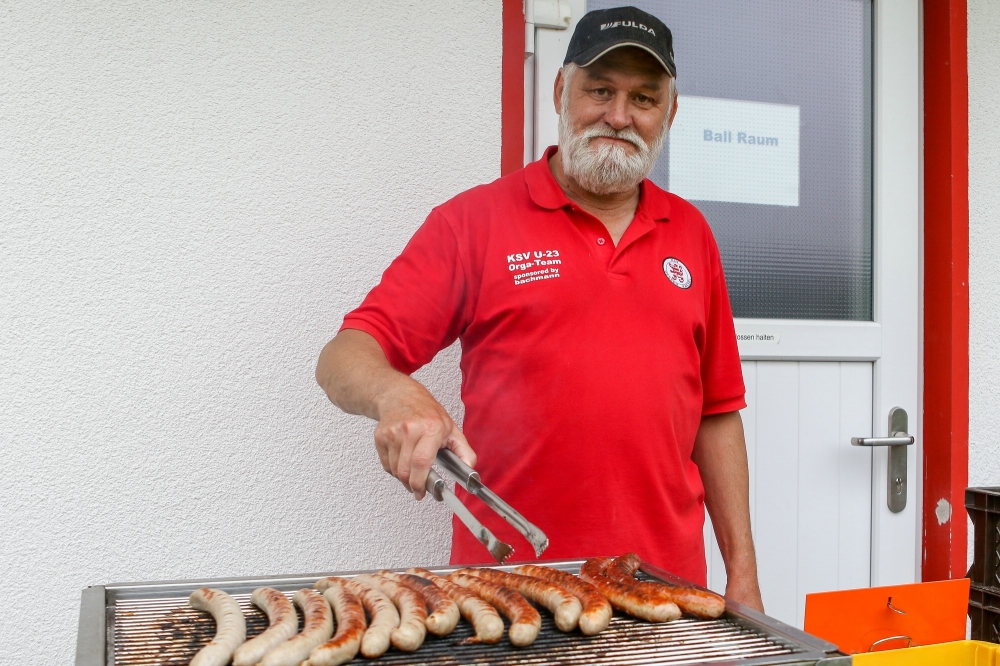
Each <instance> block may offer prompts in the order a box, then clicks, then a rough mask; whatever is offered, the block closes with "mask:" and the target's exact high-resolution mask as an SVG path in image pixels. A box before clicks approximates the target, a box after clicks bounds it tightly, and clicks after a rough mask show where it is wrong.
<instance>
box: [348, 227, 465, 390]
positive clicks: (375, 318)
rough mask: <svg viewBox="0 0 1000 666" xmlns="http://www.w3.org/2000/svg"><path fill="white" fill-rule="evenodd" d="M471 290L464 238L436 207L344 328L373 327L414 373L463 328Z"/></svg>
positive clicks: (396, 361)
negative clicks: (463, 252) (461, 241)
mask: <svg viewBox="0 0 1000 666" xmlns="http://www.w3.org/2000/svg"><path fill="white" fill-rule="evenodd" d="M466 293H467V281H466V272H465V270H464V268H463V257H462V256H461V251H460V248H459V243H458V240H457V238H456V236H455V233H454V230H453V229H452V227H451V225H450V224H449V222H448V220H447V218H446V217H445V216H444V215H443V214H442V213H441V212H440V211H439V210H437V209H435V210H434V211H433V212H432V213H431V214H430V216H429V217H428V218H427V221H426V222H424V224H423V225H422V226H421V227H420V228H419V229H418V230H417V232H416V233H415V234H414V235H413V238H411V239H410V242H409V243H407V245H406V247H405V248H404V249H403V252H402V254H400V255H399V256H398V257H396V259H395V260H394V261H393V262H392V263H391V264H390V265H389V267H388V268H387V269H386V270H385V272H384V273H383V274H382V280H381V282H379V284H378V285H376V286H375V288H374V289H372V290H371V291H370V292H369V293H368V296H366V297H365V300H364V301H363V302H362V303H361V305H360V306H359V307H358V308H357V309H356V310H354V311H352V312H350V313H348V314H347V316H345V317H344V324H343V326H341V328H340V330H344V329H356V330H359V331H364V332H365V333H368V334H369V335H371V336H372V337H374V338H375V339H376V340H377V341H378V343H379V345H380V346H381V347H382V351H383V352H385V355H386V358H387V359H388V360H389V363H390V364H392V366H393V367H394V368H396V369H397V370H399V371H400V372H403V373H406V374H411V373H413V372H414V371H416V370H417V369H418V368H420V367H421V366H423V365H425V364H426V363H428V362H430V360H431V359H433V358H434V355H435V354H437V353H438V352H439V351H441V350H442V349H444V348H445V347H447V346H448V345H450V344H451V343H452V342H454V341H455V340H456V339H457V338H458V336H459V335H460V334H461V332H462V330H463V328H464V326H465V321H466V309H467V303H466Z"/></svg>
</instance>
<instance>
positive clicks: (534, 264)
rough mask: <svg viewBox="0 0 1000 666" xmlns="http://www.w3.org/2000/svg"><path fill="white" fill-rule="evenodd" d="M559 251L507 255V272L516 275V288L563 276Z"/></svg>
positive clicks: (536, 251)
mask: <svg viewBox="0 0 1000 666" xmlns="http://www.w3.org/2000/svg"><path fill="white" fill-rule="evenodd" d="M561 265H562V259H560V258H559V250H526V251H524V252H514V253H512V254H508V255H507V270H508V271H510V272H511V273H513V274H514V286H517V285H520V284H527V283H529V282H537V281H539V280H551V279H552V278H557V277H559V276H561V275H562V273H560V272H559V267H560V266H561Z"/></svg>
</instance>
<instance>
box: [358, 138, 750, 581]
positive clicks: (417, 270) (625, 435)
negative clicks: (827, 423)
mask: <svg viewBox="0 0 1000 666" xmlns="http://www.w3.org/2000/svg"><path fill="white" fill-rule="evenodd" d="M554 153H555V148H550V149H549V150H548V151H547V152H546V154H545V157H544V158H542V159H541V160H539V161H537V162H534V163H533V164H530V165H529V166H527V167H526V168H524V169H522V170H521V171H518V172H516V173H513V174H510V175H508V176H506V177H504V178H501V179H500V180H497V181H495V182H493V183H490V184H489V185H482V186H480V187H476V188H473V189H471V190H469V191H467V192H463V193H462V194H460V195H458V196H456V197H455V198H454V199H452V200H450V201H448V202H447V203H445V204H443V205H441V206H439V207H437V208H435V209H434V210H433V211H432V212H431V214H430V216H429V217H428V218H427V221H426V222H425V223H424V224H423V226H421V227H420V229H419V230H417V232H416V234H414V236H413V238H412V239H411V240H410V242H409V244H408V245H407V246H406V248H405V249H404V250H403V253H402V254H401V255H400V256H399V257H398V258H397V259H396V260H395V261H393V262H392V264H391V265H390V266H389V268H388V269H387V270H386V271H385V273H384V274H383V276H382V281H381V283H380V284H379V285H378V286H376V287H375V288H374V289H373V290H372V291H371V293H369V294H368V297H367V298H366V299H365V301H364V302H363V303H362V304H361V306H360V307H359V308H358V309H357V310H354V311H353V312H351V313H350V314H348V315H347V316H346V317H345V318H344V325H343V328H352V329H358V330H361V331H365V332H366V333H369V334H371V335H372V336H373V337H374V338H375V339H376V340H378V342H379V344H380V345H381V346H382V349H383V350H384V351H385V354H386V357H387V358H388V359H389V361H390V362H391V363H392V365H393V366H394V367H395V368H397V369H398V370H400V371H401V372H404V373H412V372H413V371H414V370H416V369H417V368H419V367H420V366H422V365H424V364H425V363H427V362H429V361H430V360H431V359H432V358H433V357H434V355H435V354H436V353H437V352H438V351H440V350H441V349H443V348H445V347H447V346H448V345H450V344H451V343H452V342H453V341H454V340H455V339H460V340H461V343H462V362H461V368H462V401H463V402H464V403H465V422H464V424H463V430H464V432H465V434H466V436H467V437H468V439H469V443H470V444H471V445H472V447H473V449H475V451H476V453H477V454H478V456H479V463H478V465H477V469H478V471H479V473H480V475H481V476H482V479H483V482H484V483H486V484H487V485H488V486H490V487H491V488H492V489H493V490H495V491H496V492H497V493H499V494H500V496H501V497H503V498H504V499H506V500H507V501H508V502H509V503H510V504H511V505H513V506H514V507H515V508H516V509H518V510H519V511H520V512H521V513H522V514H524V516H525V517H526V518H527V519H528V520H530V521H532V522H534V523H535V524H536V525H538V526H539V527H540V528H541V529H543V530H544V531H545V533H546V534H547V535H548V536H549V540H550V546H549V548H548V550H547V551H546V552H545V557H546V558H553V559H554V558H571V557H588V556H593V555H608V554H619V553H623V552H626V551H635V552H637V553H639V554H640V555H642V556H643V557H644V558H646V559H648V560H650V561H652V562H655V563H657V564H659V565H661V566H663V567H665V568H666V569H668V570H670V571H673V572H675V573H677V574H679V575H681V576H684V577H686V578H688V579H690V580H692V581H694V582H696V583H701V584H704V583H705V552H704V543H703V538H702V527H703V522H704V509H703V497H704V491H703V488H702V483H701V477H700V475H699V473H698V468H697V467H696V466H695V464H694V463H693V462H692V461H691V450H692V447H693V444H694V438H695V434H696V433H697V431H698V426H699V423H700V420H701V417H702V415H703V414H716V413H723V412H731V411H735V410H738V409H741V408H743V407H745V406H746V403H745V402H744V399H743V396H744V387H743V375H742V372H741V368H740V359H739V354H738V352H737V348H736V335H735V331H734V328H733V317H732V313H731V311H730V307H729V298H728V295H727V293H726V285H725V280H724V278H723V273H722V265H721V263H720V261H719V252H718V248H717V247H716V244H715V240H714V238H713V237H712V232H711V230H710V229H709V226H708V224H707V223H706V222H705V218H704V217H703V216H702V215H701V213H699V212H698V210H697V209H696V208H695V207H694V206H692V205H691V204H689V203H688V202H686V201H684V200H683V199H680V198H679V197H676V196H674V195H672V194H669V193H667V192H664V191H663V190H661V189H660V188H659V187H657V186H656V185H654V184H653V183H652V182H650V181H649V180H646V181H644V182H643V183H642V194H641V197H640V199H639V207H638V210H637V211H636V214H635V218H634V219H633V220H632V223H631V224H630V225H629V227H628V229H627V230H626V232H625V235H624V236H623V237H622V239H621V241H620V242H619V243H618V246H617V247H615V245H614V244H613V243H612V241H611V237H610V236H609V235H608V232H607V230H606V229H605V228H604V225H603V224H601V222H600V221H599V220H597V219H596V218H595V217H593V216H591V215H590V214H588V213H586V212H584V211H583V210H582V209H581V208H580V207H579V206H577V205H576V204H574V203H572V202H571V201H570V200H569V199H568V198H567V197H566V195H565V194H564V193H563V191H562V189H561V188H560V187H559V185H558V183H557V182H556V180H555V178H554V177H553V176H552V173H551V171H550V170H549V166H548V158H549V157H551V156H552V155H553V154H554ZM459 493H460V495H461V496H462V498H463V500H464V501H465V503H466V504H467V505H468V506H469V507H470V508H471V509H472V510H473V512H474V513H475V514H476V515H477V516H478V517H479V519H480V520H482V522H483V523H485V524H486V526H487V527H489V528H490V529H491V530H492V531H493V532H494V534H496V535H497V536H498V537H499V538H501V539H503V540H504V541H507V542H508V543H510V544H512V545H513V546H514V547H515V549H516V553H515V555H514V557H515V558H516V559H531V558H532V555H533V553H532V550H531V546H530V545H529V544H528V543H527V541H525V540H524V538H523V537H521V536H520V535H519V534H518V533H517V532H515V531H514V530H513V528H511V527H510V526H508V525H507V524H506V523H505V522H504V521H503V520H502V519H500V518H499V517H498V516H496V515H495V514H494V513H493V512H491V511H490V510H489V509H487V508H486V507H485V506H483V505H482V504H481V503H480V502H479V501H478V500H477V499H475V498H472V497H468V496H466V495H465V494H464V493H462V491H461V490H460V489H459ZM487 560H489V555H488V553H487V552H486V550H485V549H484V548H483V546H482V545H481V544H480V543H479V542H477V541H476V540H475V539H473V537H472V536H471V535H470V534H469V532H468V531H467V530H466V529H465V528H464V527H463V526H462V525H461V524H459V523H458V522H457V520H456V522H455V523H454V538H453V542H452V562H453V563H462V564H464V563H475V562H484V561H487Z"/></svg>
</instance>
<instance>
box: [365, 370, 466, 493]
mask: <svg viewBox="0 0 1000 666" xmlns="http://www.w3.org/2000/svg"><path fill="white" fill-rule="evenodd" d="M406 379H409V381H410V383H409V385H406V384H404V385H402V386H399V387H398V389H397V390H394V391H390V392H388V394H387V395H384V396H382V397H381V399H380V400H379V401H378V403H379V410H378V411H379V420H378V425H377V426H376V427H375V448H376V449H377V450H378V457H379V460H381V461H382V467H383V468H384V469H385V471H387V472H389V473H390V474H392V475H393V476H394V477H396V478H397V479H399V480H400V481H401V482H402V483H403V485H404V486H406V489H407V490H409V491H410V492H412V493H413V494H414V495H416V497H417V499H418V500H419V499H423V497H424V492H425V485H426V483H427V473H428V472H429V471H430V469H431V465H432V464H434V459H435V457H436V456H437V452H438V449H440V448H442V447H443V448H447V449H451V450H452V451H454V452H455V453H456V454H458V457H459V458H461V459H462V460H463V461H465V463H466V464H467V465H469V466H470V467H475V466H476V454H475V452H474V451H473V450H472V447H470V446H469V442H468V441H467V440H466V439H465V435H464V434H462V431H461V429H460V428H459V427H458V425H457V424H456V423H455V421H453V420H452V418H451V416H450V415H449V414H448V412H447V410H445V408H444V407H443V406H442V405H441V403H439V402H438V401H437V400H435V399H434V396H432V395H431V394H430V392H429V391H428V390H427V389H426V388H424V387H423V386H421V385H420V384H419V383H418V382H416V381H414V380H412V379H410V378H409V377H407V378H406Z"/></svg>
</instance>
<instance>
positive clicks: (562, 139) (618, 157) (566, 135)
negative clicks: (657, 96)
mask: <svg viewBox="0 0 1000 666" xmlns="http://www.w3.org/2000/svg"><path fill="white" fill-rule="evenodd" d="M568 115H569V114H567V113H566V112H565V109H564V110H563V112H562V113H560V114H559V155H560V156H561V157H562V165H563V171H564V172H565V173H566V175H567V176H569V177H570V178H572V179H573V180H575V181H576V182H577V183H578V184H579V185H580V187H582V188H583V189H585V190H587V191H588V192H591V193H593V194H598V195H606V194H619V193H622V192H628V191H630V190H632V189H634V188H635V187H637V186H638V185H639V183H641V182H642V181H643V180H644V179H645V178H646V177H647V176H648V175H649V174H650V172H652V170H653V166H655V165H656V160H657V159H659V157H660V153H661V152H662V151H663V142H664V141H666V138H667V131H668V130H669V127H670V126H669V123H667V122H664V123H663V129H662V130H661V131H660V134H659V136H657V137H656V139H655V140H654V141H653V143H652V145H647V144H646V142H645V141H643V140H642V137H641V136H639V133H638V132H636V131H635V130H633V129H629V128H626V129H623V130H615V129H613V128H611V127H608V126H607V125H604V124H603V123H601V124H596V125H592V126H591V127H588V128H585V129H583V130H580V131H579V132H574V131H573V128H572V127H571V126H570V123H569V118H568ZM600 136H606V137H614V138H617V139H624V140H626V141H628V142H629V143H631V144H632V145H633V146H635V147H636V148H637V152H635V154H633V155H629V154H628V153H626V152H625V147H624V146H616V145H607V144H602V145H600V146H598V147H596V148H592V147H591V145H590V141H591V139H594V138H596V137H600Z"/></svg>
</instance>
